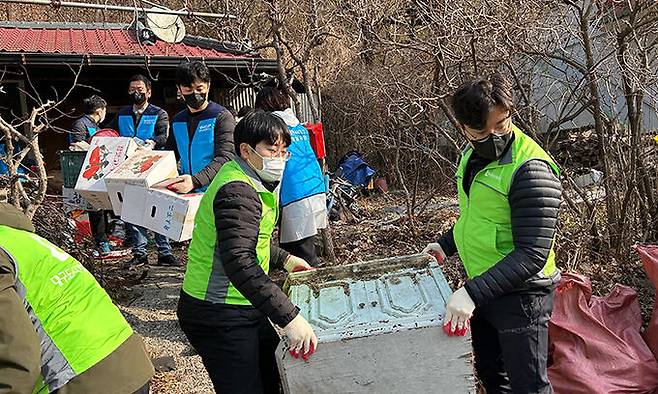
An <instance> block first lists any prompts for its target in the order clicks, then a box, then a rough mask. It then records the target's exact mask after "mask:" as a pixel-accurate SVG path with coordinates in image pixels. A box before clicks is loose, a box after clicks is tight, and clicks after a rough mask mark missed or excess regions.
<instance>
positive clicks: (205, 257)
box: [183, 159, 279, 305]
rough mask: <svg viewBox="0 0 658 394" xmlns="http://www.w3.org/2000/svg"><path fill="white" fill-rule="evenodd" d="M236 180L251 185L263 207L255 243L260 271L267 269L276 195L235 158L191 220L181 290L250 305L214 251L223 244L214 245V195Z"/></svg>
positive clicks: (210, 299) (208, 298)
mask: <svg viewBox="0 0 658 394" xmlns="http://www.w3.org/2000/svg"><path fill="white" fill-rule="evenodd" d="M237 160H239V161H240V162H242V164H240V163H239V162H238V161H237ZM249 174H251V175H249ZM236 181H237V182H244V183H246V184H248V185H250V186H251V187H253V188H254V189H255V190H256V192H257V193H258V197H259V198H260V202H261V205H262V207H263V208H262V212H261V220H260V228H259V231H258V242H257V244H256V259H257V260H258V264H259V265H260V267H261V268H262V269H263V271H265V273H268V272H269V269H270V240H271V237H272V232H273V231H274V226H275V225H276V221H277V217H278V210H279V207H278V196H277V194H276V193H274V192H270V191H268V190H267V189H265V187H264V186H263V184H262V183H261V181H260V180H259V179H258V177H257V176H256V175H255V174H254V173H253V170H251V169H250V168H249V167H248V165H247V164H246V163H245V162H244V161H242V160H240V159H236V160H233V161H230V162H228V163H226V164H224V165H223V166H222V168H221V169H220V170H219V172H218V173H217V175H216V176H215V179H213V181H212V183H211V184H210V186H209V187H208V190H206V192H205V193H204V195H203V198H202V199H201V204H200V205H199V209H198V211H197V213H196V217H195V219H194V231H193V233H192V242H191V243H190V248H189V250H188V261H187V270H186V272H185V279H184V280H183V291H185V293H187V294H188V295H190V296H192V297H194V298H197V299H199V300H204V301H208V302H212V303H215V304H232V305H251V303H250V302H249V301H248V300H247V299H246V298H245V297H244V296H243V295H242V294H241V293H240V292H239V291H238V289H236V288H235V286H234V285H233V284H232V283H231V281H230V280H229V278H228V276H227V275H226V273H225V272H224V266H223V264H222V262H221V260H220V256H219V253H216V250H217V247H218V246H219V247H220V248H221V247H222V246H221V245H217V229H216V228H215V212H214V210H213V204H214V201H215V195H216V194H217V192H218V191H219V189H221V187H222V186H224V185H226V184H227V183H230V182H236Z"/></svg>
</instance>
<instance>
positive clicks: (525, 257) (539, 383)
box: [424, 74, 562, 393]
mask: <svg viewBox="0 0 658 394" xmlns="http://www.w3.org/2000/svg"><path fill="white" fill-rule="evenodd" d="M452 107H453V110H454V112H455V117H456V119H457V120H458V121H459V123H460V126H459V128H460V131H461V132H462V134H463V135H464V136H465V138H466V139H467V140H468V142H469V145H470V146H469V147H468V148H467V149H466V150H464V152H463V154H462V158H461V160H460V163H459V166H458V169H457V189H458V197H459V208H460V216H459V219H458V220H457V223H455V225H454V226H453V228H452V229H450V230H449V231H448V233H446V234H445V235H443V237H441V238H440V239H439V240H438V242H437V243H432V244H429V245H428V246H427V247H426V248H425V250H424V252H426V253H430V254H432V255H434V256H435V257H437V260H439V261H441V260H442V259H443V258H445V257H446V256H451V255H453V254H455V253H459V257H460V258H461V260H462V263H463V264H464V267H465V268H466V272H467V274H468V280H467V281H466V282H465V284H464V286H463V287H461V288H459V289H458V290H457V291H455V292H454V293H453V294H452V296H451V297H450V298H449V299H448V302H447V304H446V315H445V316H444V321H443V323H444V331H445V332H446V333H448V335H464V334H465V333H466V331H467V329H468V327H469V322H470V328H471V334H472V343H473V351H474V355H475V369H476V371H477V373H478V376H479V378H480V380H481V381H482V383H483V385H484V388H485V389H486V391H487V392H488V393H552V392H553V390H552V388H551V385H550V383H549V381H548V376H547V359H548V321H549V320H550V316H551V312H552V308H553V296H554V291H555V285H556V284H557V282H558V281H559V279H560V271H559V270H558V269H557V268H556V266H555V253H554V251H553V243H554V238H555V228H556V222H557V216H558V211H559V207H560V202H561V193H562V188H561V184H560V181H559V179H558V176H559V169H558V167H557V165H556V164H555V162H554V161H553V159H552V158H551V157H550V155H548V154H547V153H546V152H545V151H544V150H543V149H542V148H541V147H540V146H539V145H538V144H537V143H536V142H535V141H533V140H532V139H531V138H530V137H528V136H527V135H525V134H524V133H523V132H522V131H521V130H519V129H518V128H517V127H516V126H515V125H514V124H512V121H511V115H512V108H513V94H512V86H511V84H510V83H509V81H508V80H507V79H505V78H504V77H503V76H502V75H500V74H495V75H493V76H492V77H490V78H488V79H478V80H475V81H473V82H470V83H467V84H465V85H463V86H462V87H460V88H459V89H458V90H457V92H455V94H454V95H453V98H452Z"/></svg>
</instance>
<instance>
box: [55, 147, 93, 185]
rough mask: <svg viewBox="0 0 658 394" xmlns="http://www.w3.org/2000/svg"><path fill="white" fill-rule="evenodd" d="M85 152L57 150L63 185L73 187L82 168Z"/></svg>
mask: <svg viewBox="0 0 658 394" xmlns="http://www.w3.org/2000/svg"><path fill="white" fill-rule="evenodd" d="M86 156H87V152H84V151H81V152H78V151H70V150H63V151H60V152H59V161H60V163H61V164H62V178H63V179H64V187H69V188H74V187H75V184H76V182H77V181H78V176H79V175H80V171H81V170H82V165H83V164H84V161H85V157H86Z"/></svg>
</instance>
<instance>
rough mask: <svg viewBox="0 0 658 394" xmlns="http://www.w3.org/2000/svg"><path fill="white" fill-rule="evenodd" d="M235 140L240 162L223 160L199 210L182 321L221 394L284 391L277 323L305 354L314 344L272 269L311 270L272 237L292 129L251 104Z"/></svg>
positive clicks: (291, 344) (295, 349)
mask: <svg viewBox="0 0 658 394" xmlns="http://www.w3.org/2000/svg"><path fill="white" fill-rule="evenodd" d="M234 142H235V153H236V158H235V160H232V161H229V162H227V163H225V164H224V165H223V166H222V167H221V169H220V170H219V172H218V173H217V175H216V176H215V178H214V180H213V181H212V183H211V184H210V186H209V187H208V189H207V190H206V192H205V193H204V196H203V199H202V200H201V205H200V207H199V210H198V211H197V214H196V218H195V223H194V224H195V227H194V232H193V234H192V242H191V244H190V248H189V252H188V263H187V271H186V272H185V279H184V281H183V288H182V290H181V294H180V301H179V304H178V319H179V322H180V326H181V328H182V329H183V332H184V333H185V335H186V336H187V338H188V340H189V341H190V344H191V345H192V346H193V347H194V349H195V350H196V351H197V352H198V353H199V355H200V356H201V359H202V360H203V363H204V365H205V367H206V370H207V371H208V374H209V375H210V379H211V380H212V382H213V385H214V387H215V390H216V391H217V392H218V393H222V394H231V393H248V394H251V393H254V394H258V393H263V392H265V393H279V377H278V371H277V366H276V361H275V358H274V350H275V349H276V346H277V344H278V342H279V339H278V336H277V334H276V333H275V332H274V329H273V327H272V325H271V324H270V321H271V322H272V323H274V324H276V325H277V326H279V327H281V328H282V329H283V331H284V332H285V334H286V336H287V338H288V341H289V347H290V353H291V355H292V356H293V357H300V356H301V357H302V358H304V359H308V357H309V356H310V355H311V354H313V352H314V350H315V349H316V346H317V337H316V336H315V333H314V332H313V329H312V328H311V326H310V325H309V324H308V322H306V320H305V319H304V318H303V317H302V316H301V315H300V314H299V309H298V308H297V307H296V306H294V305H293V304H292V303H291V302H290V300H289V299H288V297H287V296H286V295H285V294H284V293H283V291H282V290H281V289H280V288H279V287H278V286H277V285H276V284H275V283H274V282H273V281H272V280H271V279H270V277H269V276H268V272H269V269H270V266H277V265H278V266H283V267H284V268H285V269H286V270H287V271H289V272H291V271H297V270H306V269H310V268H311V267H310V266H309V265H308V263H307V262H306V261H304V260H303V259H301V258H298V257H295V256H292V255H290V254H289V253H287V252H285V251H283V250H282V249H280V248H278V247H276V246H273V245H271V238H272V231H273V230H274V227H275V225H276V223H277V219H278V217H279V207H278V200H279V198H278V184H279V181H280V180H281V176H282V174H283V169H284V167H285V164H286V161H287V159H288V158H289V154H288V152H287V147H288V146H289V145H290V133H289V132H288V127H287V126H286V124H285V123H284V122H283V121H282V120H281V119H280V118H279V117H277V116H275V115H273V114H269V113H266V112H263V111H254V112H252V113H250V114H249V115H247V116H246V117H244V118H243V119H242V120H240V122H239V123H238V125H237V126H236V128H235V134H234ZM268 319H269V321H268Z"/></svg>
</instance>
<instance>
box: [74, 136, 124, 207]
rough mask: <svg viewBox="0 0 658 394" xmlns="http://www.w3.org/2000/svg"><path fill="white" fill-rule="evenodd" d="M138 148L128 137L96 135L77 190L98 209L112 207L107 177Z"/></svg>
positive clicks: (76, 187) (88, 152)
mask: <svg viewBox="0 0 658 394" xmlns="http://www.w3.org/2000/svg"><path fill="white" fill-rule="evenodd" d="M136 150H137V144H136V143H135V141H134V140H133V139H132V138H127V137H96V138H94V139H92V142H91V146H90V147H89V150H88V151H87V156H86V157H85V161H84V163H83V164H82V170H81V171H80V175H79V176H78V181H77V183H76V184H75V191H76V192H78V193H79V194H80V195H81V196H82V197H83V198H84V199H85V200H87V201H88V202H89V204H91V205H92V206H93V207H94V208H96V209H112V204H111V202H110V198H109V196H108V194H107V187H106V185H105V177H106V176H107V175H108V174H109V173H110V172H112V170H114V169H115V168H117V167H118V166H119V165H120V164H121V163H123V162H124V161H125V160H126V158H128V157H129V156H131V155H132V154H133V153H135V151H136Z"/></svg>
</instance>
